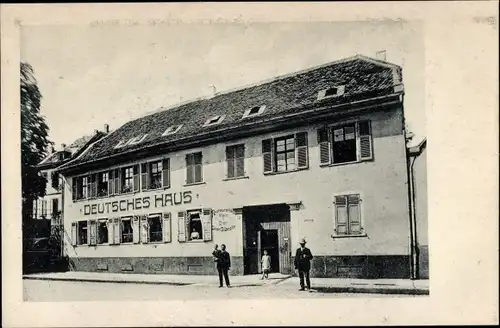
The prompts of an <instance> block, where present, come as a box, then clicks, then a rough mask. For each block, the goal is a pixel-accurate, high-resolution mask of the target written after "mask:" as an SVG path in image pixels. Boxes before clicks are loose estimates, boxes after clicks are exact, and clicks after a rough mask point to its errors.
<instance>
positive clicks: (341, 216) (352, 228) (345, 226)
mask: <svg viewBox="0 0 500 328" xmlns="http://www.w3.org/2000/svg"><path fill="white" fill-rule="evenodd" d="M360 203H361V199H360V197H359V195H358V194H351V195H342V196H335V229H334V232H335V235H338V236H350V235H352V236H355V235H361V234H363V233H364V229H363V226H362V220H361V211H360Z"/></svg>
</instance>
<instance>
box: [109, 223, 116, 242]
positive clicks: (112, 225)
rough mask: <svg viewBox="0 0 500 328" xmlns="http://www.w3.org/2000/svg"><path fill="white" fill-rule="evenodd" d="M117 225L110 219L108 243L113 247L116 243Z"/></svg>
mask: <svg viewBox="0 0 500 328" xmlns="http://www.w3.org/2000/svg"><path fill="white" fill-rule="evenodd" d="M114 231H115V225H114V224H113V219H108V243H109V244H110V245H113V244H114V243H115V240H114V239H115V238H114V236H115V232H114Z"/></svg>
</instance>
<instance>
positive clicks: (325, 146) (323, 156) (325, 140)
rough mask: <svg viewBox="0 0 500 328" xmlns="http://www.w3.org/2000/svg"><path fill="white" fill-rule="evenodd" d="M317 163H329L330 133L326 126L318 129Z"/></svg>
mask: <svg viewBox="0 0 500 328" xmlns="http://www.w3.org/2000/svg"><path fill="white" fill-rule="evenodd" d="M318 145H319V163H320V165H326V164H330V163H331V155H330V152H331V146H330V133H329V132H328V129H327V128H321V129H318Z"/></svg>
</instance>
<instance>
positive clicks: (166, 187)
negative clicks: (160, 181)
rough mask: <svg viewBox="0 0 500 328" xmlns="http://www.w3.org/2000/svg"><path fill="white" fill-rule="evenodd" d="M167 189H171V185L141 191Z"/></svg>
mask: <svg viewBox="0 0 500 328" xmlns="http://www.w3.org/2000/svg"><path fill="white" fill-rule="evenodd" d="M166 189H170V186H165V187H158V188H148V189H141V192H148V191H159V190H166Z"/></svg>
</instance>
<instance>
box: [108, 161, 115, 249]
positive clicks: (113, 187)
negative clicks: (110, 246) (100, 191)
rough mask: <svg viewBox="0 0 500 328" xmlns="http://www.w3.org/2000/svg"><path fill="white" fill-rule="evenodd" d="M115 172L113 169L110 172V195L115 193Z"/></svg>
mask: <svg viewBox="0 0 500 328" xmlns="http://www.w3.org/2000/svg"><path fill="white" fill-rule="evenodd" d="M113 173H114V171H113V170H111V171H109V172H108V195H110V196H111V195H114V194H115V178H114V175H113ZM108 229H109V228H108ZM108 240H109V239H108Z"/></svg>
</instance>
